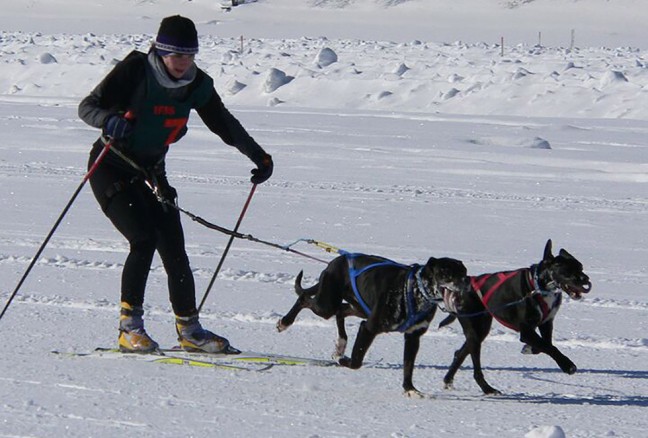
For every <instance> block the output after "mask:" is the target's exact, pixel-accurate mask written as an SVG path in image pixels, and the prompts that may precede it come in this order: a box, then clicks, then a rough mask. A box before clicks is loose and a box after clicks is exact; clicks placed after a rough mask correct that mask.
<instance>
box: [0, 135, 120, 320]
mask: <svg viewBox="0 0 648 438" xmlns="http://www.w3.org/2000/svg"><path fill="white" fill-rule="evenodd" d="M112 144H113V142H112V141H109V142H106V145H105V146H104V148H103V149H102V150H101V152H100V153H99V155H98V156H97V158H96V159H95V161H94V163H92V166H90V169H89V170H88V173H86V174H85V176H84V177H83V180H82V181H81V184H79V187H77V189H76V190H75V192H74V194H73V195H72V197H71V198H70V200H69V201H68V203H67V205H66V206H65V208H64V209H63V211H62V212H61V214H60V216H59V217H58V219H57V220H56V222H55V223H54V226H53V227H52V229H51V230H50V232H49V234H48V235H47V237H45V240H44V241H43V243H42V244H41V246H40V248H38V251H36V255H34V258H32V261H31V263H30V264H29V266H28V267H27V270H26V271H25V273H24V274H23V276H22V278H21V279H20V281H19V282H18V285H17V286H16V288H15V289H14V291H13V293H12V294H11V295H10V296H9V299H8V300H7V304H5V306H4V309H2V313H0V319H2V317H3V316H4V314H5V312H6V311H7V309H8V308H9V305H10V304H11V302H12V301H13V299H14V297H15V296H16V294H18V291H19V290H20V287H21V286H22V284H23V283H24V282H25V279H26V278H27V276H28V275H29V273H30V272H31V270H32V268H33V267H34V265H35V264H36V261H37V260H38V258H39V257H40V255H41V253H42V252H43V250H44V249H45V246H47V243H48V242H49V241H50V239H51V238H52V236H53V235H54V232H55V231H56V229H57V228H58V226H59V224H60V223H61V221H63V218H64V217H65V215H66V214H67V212H68V210H69V209H70V207H72V203H74V200H75V199H76V198H77V196H78V195H79V193H80V192H81V189H83V186H84V185H85V183H86V181H88V179H90V176H92V174H93V173H94V172H95V170H96V169H97V167H99V164H100V163H101V162H102V161H103V159H104V157H105V156H106V154H107V153H108V151H109V150H110V148H111V147H112Z"/></svg>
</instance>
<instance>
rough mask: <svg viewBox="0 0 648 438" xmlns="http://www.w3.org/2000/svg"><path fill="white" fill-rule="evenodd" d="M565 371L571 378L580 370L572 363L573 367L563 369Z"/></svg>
mask: <svg viewBox="0 0 648 438" xmlns="http://www.w3.org/2000/svg"><path fill="white" fill-rule="evenodd" d="M563 371H564V372H565V373H567V374H569V375H570V376H571V375H572V374H576V371H578V368H577V367H576V365H575V364H573V363H572V364H571V365H568V366H566V367H565V368H563Z"/></svg>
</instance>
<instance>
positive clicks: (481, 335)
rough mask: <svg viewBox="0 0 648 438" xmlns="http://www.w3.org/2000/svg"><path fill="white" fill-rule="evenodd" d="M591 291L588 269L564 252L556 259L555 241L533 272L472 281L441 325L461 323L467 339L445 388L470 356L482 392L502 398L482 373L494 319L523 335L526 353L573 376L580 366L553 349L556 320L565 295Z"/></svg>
mask: <svg viewBox="0 0 648 438" xmlns="http://www.w3.org/2000/svg"><path fill="white" fill-rule="evenodd" d="M591 287H592V284H591V282H590V279H589V277H588V276H587V275H586V274H585V273H584V272H583V265H582V264H581V263H580V262H579V261H578V260H577V259H576V258H575V257H574V256H572V255H571V254H569V253H568V252H567V251H565V250H564V249H561V250H560V252H559V253H558V255H557V256H555V257H554V256H553V254H552V250H551V240H548V241H547V244H546V246H545V250H544V257H543V259H542V261H541V262H540V263H538V264H536V265H532V266H531V267H530V268H523V269H518V270H516V271H508V272H496V273H492V274H482V275H478V276H474V277H473V276H471V277H470V286H469V287H468V288H467V290H466V291H464V292H462V293H460V295H459V296H458V297H457V299H456V300H455V303H456V306H457V307H456V314H455V315H450V316H449V317H447V318H446V319H445V320H443V321H442V322H441V324H439V327H443V326H445V325H447V324H450V323H451V322H452V321H454V320H455V319H456V318H458V319H459V322H460V323H461V326H462V328H463V332H464V335H465V337H466V341H465V342H464V344H463V345H462V346H461V348H460V349H459V350H457V351H456V352H455V355H454V360H453V361H452V364H451V365H450V368H449V369H448V372H447V373H446V375H445V378H444V379H443V380H444V383H445V386H446V388H447V389H450V388H452V384H453V381H454V376H455V374H456V372H457V370H458V369H459V367H460V366H461V364H462V363H463V361H464V360H465V359H466V357H467V356H468V355H469V354H470V357H471V358H472V362H473V369H474V370H473V376H474V378H475V381H476V382H477V384H478V385H479V386H480V388H481V389H482V391H484V393H485V394H501V392H500V391H498V390H497V389H495V388H493V387H492V386H490V385H489V384H488V383H487V382H486V379H485V378H484V374H483V372H482V368H481V344H482V342H483V341H484V339H485V338H486V336H488V332H489V331H490V328H491V323H492V321H493V318H495V319H497V320H498V321H499V322H501V323H502V324H503V325H505V326H506V327H509V328H511V329H513V330H515V331H517V332H519V333H520V341H522V342H523V343H525V347H524V348H523V349H522V352H523V353H531V354H538V353H545V354H548V355H549V356H551V358H552V359H553V360H555V361H556V363H557V364H558V366H559V367H560V369H561V370H563V372H565V373H567V374H574V373H575V372H576V365H574V363H573V362H572V361H571V360H570V359H569V358H568V357H567V356H565V355H564V354H562V353H561V352H560V351H559V350H558V348H556V347H555V346H554V345H553V342H552V336H553V319H554V317H555V316H556V313H557V312H558V309H559V307H560V303H561V298H562V293H563V292H565V293H566V294H568V295H569V296H570V297H571V298H572V299H574V300H579V299H580V298H581V296H582V294H584V293H588V292H589V291H590V289H591ZM536 329H538V331H539V334H538V333H537V332H536Z"/></svg>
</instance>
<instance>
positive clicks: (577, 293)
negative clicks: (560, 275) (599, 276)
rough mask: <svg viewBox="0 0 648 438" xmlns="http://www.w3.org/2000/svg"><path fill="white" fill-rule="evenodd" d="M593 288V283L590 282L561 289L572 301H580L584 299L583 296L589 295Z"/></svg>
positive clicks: (566, 285) (569, 285)
mask: <svg viewBox="0 0 648 438" xmlns="http://www.w3.org/2000/svg"><path fill="white" fill-rule="evenodd" d="M591 288H592V283H591V282H589V281H588V282H587V283H584V284H582V285H576V284H565V285H563V286H562V287H561V289H562V290H564V291H565V292H567V294H568V295H569V297H570V298H571V299H572V300H580V299H581V298H583V294H586V293H588V292H589V291H590V289H591Z"/></svg>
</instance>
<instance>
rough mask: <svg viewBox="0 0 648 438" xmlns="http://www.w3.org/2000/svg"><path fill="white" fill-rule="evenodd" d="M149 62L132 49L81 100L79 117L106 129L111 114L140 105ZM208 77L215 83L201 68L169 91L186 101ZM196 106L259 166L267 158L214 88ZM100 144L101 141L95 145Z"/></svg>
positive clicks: (215, 128)
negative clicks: (185, 96)
mask: <svg viewBox="0 0 648 438" xmlns="http://www.w3.org/2000/svg"><path fill="white" fill-rule="evenodd" d="M147 63H148V60H147V54H145V53H143V52H138V51H133V52H131V53H130V54H129V55H128V56H127V57H126V58H125V59H124V60H123V61H121V62H119V63H118V64H117V65H116V66H115V67H114V68H113V69H112V70H111V71H110V72H109V73H108V75H107V76H106V77H105V78H104V79H103V80H102V81H101V83H100V84H99V85H97V87H96V88H95V89H94V90H92V92H91V93H90V94H89V95H88V96H87V97H85V98H84V99H83V100H82V101H81V103H80V104H79V109H78V111H79V117H80V118H81V119H82V120H83V121H84V122H86V123H87V124H88V125H90V126H93V127H95V128H99V129H102V128H103V127H104V125H105V123H106V121H107V119H108V118H109V117H110V116H112V115H114V114H118V113H124V112H126V111H127V110H128V109H130V108H133V107H137V102H140V101H142V100H145V99H146V98H147V96H146V94H147V92H146V90H147V87H146V75H147V73H146V69H147ZM205 80H209V81H210V82H211V78H210V77H209V76H208V75H207V73H205V72H204V71H203V70H201V69H197V72H196V78H195V79H194V80H193V81H192V82H191V83H190V84H189V85H186V86H184V87H181V88H175V89H167V90H168V92H169V93H173V97H174V98H179V99H180V100H182V96H183V95H189V94H191V92H192V91H193V90H194V89H196V88H197V87H198V86H200V84H201V83H202V82H203V81H205ZM194 109H195V110H196V111H197V113H198V115H199V116H200V118H201V119H202V121H203V122H204V123H205V125H206V126H207V127H208V128H209V129H210V130H211V131H212V132H214V133H215V134H217V135H218V136H219V137H220V138H221V139H222V140H223V142H225V143H226V144H228V145H230V146H234V147H236V148H237V149H238V150H239V151H240V152H241V153H243V154H244V155H246V156H247V157H248V158H249V159H250V160H252V162H254V163H255V164H257V165H258V164H259V163H260V162H261V161H262V160H263V157H264V156H265V155H266V154H265V151H264V150H263V149H262V148H261V146H259V144H258V143H257V142H256V141H255V140H254V139H253V138H252V137H251V136H250V135H249V134H248V133H247V131H246V130H245V129H244V128H243V126H242V125H241V124H240V123H239V121H238V120H237V119H236V118H235V117H234V116H233V115H232V114H231V113H230V112H229V111H228V110H227V108H225V105H224V104H223V101H222V100H221V98H220V96H219V95H218V93H217V92H216V90H215V89H213V87H212V90H211V97H210V98H209V99H208V100H207V103H206V104H204V105H202V106H201V107H199V108H194ZM97 146H98V144H96V146H95V147H97ZM164 152H166V151H164ZM107 158H109V157H107ZM110 158H112V159H109V161H111V162H113V164H121V165H123V164H124V163H117V162H116V160H115V159H116V158H117V157H114V156H112V157H110ZM158 161H159V162H160V163H161V164H163V161H164V155H162V156H161V157H159V160H158Z"/></svg>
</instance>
